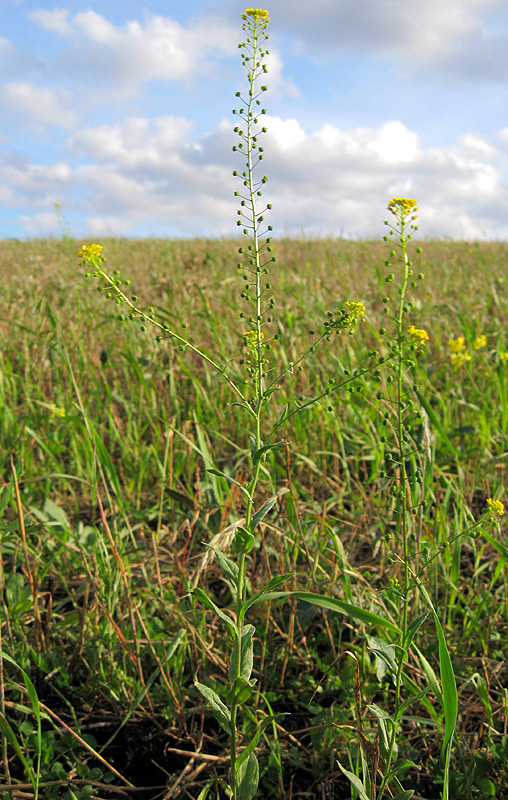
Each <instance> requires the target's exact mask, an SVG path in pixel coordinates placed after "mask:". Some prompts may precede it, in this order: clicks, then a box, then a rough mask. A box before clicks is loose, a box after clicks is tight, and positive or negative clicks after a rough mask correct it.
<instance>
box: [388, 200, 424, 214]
mask: <svg viewBox="0 0 508 800" xmlns="http://www.w3.org/2000/svg"><path fill="white" fill-rule="evenodd" d="M388 211H391V212H392V214H404V216H405V215H406V214H411V212H413V211H418V203H417V202H416V200H413V199H412V198H410V197H394V198H393V200H390V202H389V203H388Z"/></svg>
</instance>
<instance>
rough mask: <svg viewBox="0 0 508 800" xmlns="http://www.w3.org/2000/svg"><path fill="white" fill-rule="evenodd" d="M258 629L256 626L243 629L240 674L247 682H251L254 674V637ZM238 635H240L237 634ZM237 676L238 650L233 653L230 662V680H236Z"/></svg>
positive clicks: (247, 626) (233, 650)
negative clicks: (250, 679)
mask: <svg viewBox="0 0 508 800" xmlns="http://www.w3.org/2000/svg"><path fill="white" fill-rule="evenodd" d="M255 631H256V629H255V627H254V625H244V626H243V628H242V641H241V645H240V671H239V674H240V676H241V677H242V678H244V679H245V680H246V681H248V680H249V678H250V676H251V673H252V665H253V663H254V649H253V645H252V637H253V636H254V633H255ZM237 635H238V634H237ZM235 675H236V648H233V649H232V651H231V660H230V662H229V680H230V681H232V680H234V676H235Z"/></svg>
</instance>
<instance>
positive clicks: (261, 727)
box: [236, 714, 286, 767]
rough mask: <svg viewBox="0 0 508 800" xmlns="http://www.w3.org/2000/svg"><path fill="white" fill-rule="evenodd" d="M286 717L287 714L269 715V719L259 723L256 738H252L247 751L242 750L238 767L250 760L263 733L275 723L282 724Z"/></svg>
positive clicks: (266, 718) (237, 761)
mask: <svg viewBox="0 0 508 800" xmlns="http://www.w3.org/2000/svg"><path fill="white" fill-rule="evenodd" d="M285 716H286V715H285V714H269V715H268V716H267V717H265V718H264V720H263V721H262V722H260V723H259V726H258V729H257V731H256V733H255V734H254V736H253V737H252V739H251V740H250V742H249V744H248V745H247V747H246V748H245V750H242V752H241V753H240V755H239V756H238V758H237V759H236V764H237V767H239V766H241V764H243V762H244V761H245V760H246V759H247V758H249V756H250V755H251V753H253V752H254V750H255V749H256V747H257V745H258V742H259V737H260V736H261V734H262V733H263V731H264V730H265V729H266V728H268V726H269V725H271V724H272V723H273V722H282V720H283V719H284V717H285Z"/></svg>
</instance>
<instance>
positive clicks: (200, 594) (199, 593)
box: [192, 586, 236, 637]
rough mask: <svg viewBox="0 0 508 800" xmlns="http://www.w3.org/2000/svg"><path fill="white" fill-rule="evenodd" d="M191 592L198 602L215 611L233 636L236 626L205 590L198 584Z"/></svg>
mask: <svg viewBox="0 0 508 800" xmlns="http://www.w3.org/2000/svg"><path fill="white" fill-rule="evenodd" d="M192 594H193V595H194V597H195V598H196V599H197V600H199V602H200V603H203V605H204V606H206V608H209V609H210V610H211V611H215V613H216V614H217V616H218V617H220V618H221V620H222V621H223V622H225V623H226V625H227V626H228V628H229V630H230V632H231V634H232V636H233V637H235V636H236V627H235V625H234V623H233V620H232V619H231V617H228V615H227V614H225V613H224V611H223V610H222V609H221V608H219V607H218V606H217V605H215V603H214V602H213V600H211V599H210V598H209V597H208V595H207V594H206V592H204V591H203V589H200V588H199V586H198V587H196V589H194V590H193V592H192Z"/></svg>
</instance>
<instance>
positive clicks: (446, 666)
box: [420, 586, 459, 797]
mask: <svg viewBox="0 0 508 800" xmlns="http://www.w3.org/2000/svg"><path fill="white" fill-rule="evenodd" d="M420 591H421V592H422V594H423V596H424V597H425V599H426V601H427V603H428V604H429V606H430V610H431V612H432V615H433V617H434V622H435V623H436V631H437V639H438V650H439V671H440V674H441V687H442V692H443V709H444V714H445V732H444V739H443V745H442V747H441V756H440V761H441V764H443V762H445V769H446V772H448V768H449V763H450V755H451V746H452V742H453V734H454V732H455V725H456V724H457V715H458V708H459V706H458V694H457V684H456V682H455V674H454V672H453V665H452V660H451V658H450V653H449V652H448V648H447V646H446V639H445V635H444V633H443V628H442V627H441V621H440V619H439V617H438V615H437V613H436V609H435V608H434V606H433V604H432V600H431V599H430V595H429V593H428V591H427V589H426V588H425V586H420ZM443 797H448V787H447V785H446V781H445V786H444V795H443Z"/></svg>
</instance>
